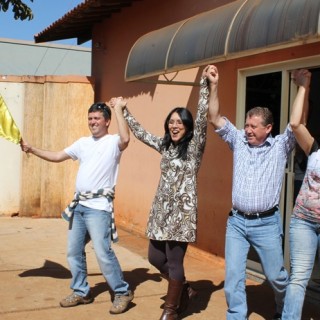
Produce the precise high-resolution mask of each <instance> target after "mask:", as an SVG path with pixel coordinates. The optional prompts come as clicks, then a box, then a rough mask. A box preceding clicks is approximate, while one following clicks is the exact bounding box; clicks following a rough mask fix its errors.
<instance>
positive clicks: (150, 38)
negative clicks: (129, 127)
mask: <svg viewBox="0 0 320 320" xmlns="http://www.w3.org/2000/svg"><path fill="white" fill-rule="evenodd" d="M319 13H320V0H238V1H234V2H232V3H229V4H227V5H225V6H222V7H219V8H216V9H214V10H210V11H207V12H204V13H202V14H199V15H196V16H194V17H191V18H189V19H186V20H183V21H180V22H178V23H175V24H173V25H170V26H167V27H165V28H162V29H159V30H155V31H153V32H150V33H148V34H146V35H144V36H142V37H141V38H139V39H138V40H137V42H136V43H135V44H134V45H133V47H132V49H131V51H130V53H129V56H128V60H127V66H126V70H125V78H126V80H127V81H132V80H138V79H144V78H147V77H151V76H155V75H160V74H165V73H169V72H174V71H178V70H182V69H187V68H191V67H195V66H200V65H203V64H204V63H206V62H210V63H212V62H214V61H219V60H226V59H230V58H232V57H234V56H235V54H239V53H241V54H244V53H245V52H246V53H248V54H249V51H251V52H254V53H259V52H262V51H264V50H266V48H267V49H268V50H272V49H277V48H279V45H288V46H289V45H290V46H294V45H298V44H302V43H304V42H307V41H319V39H320V38H319Z"/></svg>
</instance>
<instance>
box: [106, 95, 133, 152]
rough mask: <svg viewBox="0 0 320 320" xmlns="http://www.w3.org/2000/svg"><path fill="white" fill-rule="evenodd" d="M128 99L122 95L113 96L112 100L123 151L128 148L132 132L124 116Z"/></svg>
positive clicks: (111, 104)
mask: <svg viewBox="0 0 320 320" xmlns="http://www.w3.org/2000/svg"><path fill="white" fill-rule="evenodd" d="M126 105H127V101H126V100H124V99H123V98H122V97H117V98H112V99H111V100H110V106H111V108H113V110H114V113H115V116H116V119H117V124H118V130H119V135H120V142H119V149H120V150H121V151H123V150H124V149H126V148H127V146H128V145H129V142H130V132H129V127H128V124H127V122H126V120H125V119H124V117H123V111H122V110H123V109H124V108H125V107H126Z"/></svg>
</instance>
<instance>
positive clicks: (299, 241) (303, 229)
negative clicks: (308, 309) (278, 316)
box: [282, 218, 320, 320]
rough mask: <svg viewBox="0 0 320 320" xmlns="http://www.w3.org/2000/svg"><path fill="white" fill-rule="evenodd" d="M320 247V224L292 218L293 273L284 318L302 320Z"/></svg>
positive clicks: (291, 261)
mask: <svg viewBox="0 0 320 320" xmlns="http://www.w3.org/2000/svg"><path fill="white" fill-rule="evenodd" d="M319 247H320V224H317V223H312V222H309V221H307V220H302V219H296V218H291V222H290V265H291V275H290V281H289V285H288V287H287V293H286V299H285V303H284V309H283V313H282V319H286V320H300V319H301V315H302V307H303V303H304V297H305V293H306V287H307V285H308V282H309V279H310V277H311V273H312V269H313V265H314V260H315V256H316V253H317V249H318V248H319Z"/></svg>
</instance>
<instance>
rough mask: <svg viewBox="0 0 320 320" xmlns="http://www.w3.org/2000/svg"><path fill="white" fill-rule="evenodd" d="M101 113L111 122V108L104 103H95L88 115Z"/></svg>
mask: <svg viewBox="0 0 320 320" xmlns="http://www.w3.org/2000/svg"><path fill="white" fill-rule="evenodd" d="M97 111H100V112H102V113H103V117H104V118H105V119H106V120H109V119H110V120H111V110H110V107H109V106H107V105H106V104H105V103H104V102H96V103H94V104H93V105H92V106H91V107H90V108H89V110H88V113H91V112H97Z"/></svg>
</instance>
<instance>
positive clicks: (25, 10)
mask: <svg viewBox="0 0 320 320" xmlns="http://www.w3.org/2000/svg"><path fill="white" fill-rule="evenodd" d="M30 1H31V2H33V0H30ZM10 5H12V7H13V8H12V12H13V13H14V18H15V19H16V20H18V19H20V20H25V19H28V20H32V19H33V13H32V10H31V9H30V8H29V7H28V6H27V5H26V4H25V3H24V2H22V0H0V11H1V10H2V11H3V12H7V10H8V8H9V6H10Z"/></svg>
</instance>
